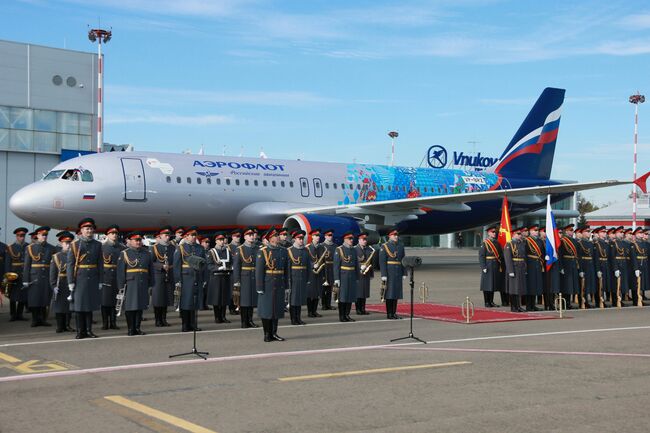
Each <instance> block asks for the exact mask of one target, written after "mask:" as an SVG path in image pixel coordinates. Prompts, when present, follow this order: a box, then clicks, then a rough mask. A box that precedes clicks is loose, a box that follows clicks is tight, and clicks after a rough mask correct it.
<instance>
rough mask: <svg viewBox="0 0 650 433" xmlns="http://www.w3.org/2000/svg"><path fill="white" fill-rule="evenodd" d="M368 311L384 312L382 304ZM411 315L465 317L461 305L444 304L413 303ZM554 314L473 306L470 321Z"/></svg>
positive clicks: (405, 310)
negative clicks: (515, 311) (516, 311)
mask: <svg viewBox="0 0 650 433" xmlns="http://www.w3.org/2000/svg"><path fill="white" fill-rule="evenodd" d="M366 309H367V310H368V311H373V312H377V313H384V314H385V313H386V306H385V305H384V304H373V305H367V306H366ZM397 314H398V315H400V316H402V317H403V318H407V317H409V315H410V314H411V305H410V304H408V303H403V304H398V305H397ZM413 316H414V317H419V318H422V319H431V320H442V321H443V322H455V323H465V318H464V317H463V315H462V313H461V307H460V306H457V305H445V304H414V305H413ZM558 318H559V316H558V315H554V314H536V313H511V312H510V311H502V310H498V309H495V308H478V307H475V308H474V317H472V320H471V322H470V323H494V322H511V321H515V320H545V319H558Z"/></svg>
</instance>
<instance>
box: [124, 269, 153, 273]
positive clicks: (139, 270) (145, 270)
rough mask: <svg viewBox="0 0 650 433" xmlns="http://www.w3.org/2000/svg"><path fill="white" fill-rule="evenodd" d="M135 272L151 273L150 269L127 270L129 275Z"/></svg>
mask: <svg viewBox="0 0 650 433" xmlns="http://www.w3.org/2000/svg"><path fill="white" fill-rule="evenodd" d="M134 272H143V273H145V272H149V269H127V270H126V273H127V274H132V273H134Z"/></svg>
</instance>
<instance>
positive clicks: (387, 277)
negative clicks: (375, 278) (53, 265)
mask: <svg viewBox="0 0 650 433" xmlns="http://www.w3.org/2000/svg"><path fill="white" fill-rule="evenodd" d="M403 258H404V245H402V244H401V243H399V232H398V230H397V229H393V230H391V231H389V232H388V242H386V243H385V244H383V245H382V246H381V249H380V250H379V269H380V270H381V284H382V289H383V290H384V296H383V298H384V299H385V300H386V317H387V318H389V319H394V320H395V319H401V317H400V316H398V315H397V301H398V300H399V299H402V298H403V296H404V290H403V280H404V279H405V278H406V272H405V269H404V266H403V265H402V259H403Z"/></svg>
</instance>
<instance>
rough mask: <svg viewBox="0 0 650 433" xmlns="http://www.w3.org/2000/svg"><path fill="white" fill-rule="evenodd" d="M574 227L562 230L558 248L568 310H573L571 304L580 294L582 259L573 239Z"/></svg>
mask: <svg viewBox="0 0 650 433" xmlns="http://www.w3.org/2000/svg"><path fill="white" fill-rule="evenodd" d="M573 227H574V225H573V224H569V225H567V226H565V227H564V228H563V229H562V232H563V234H562V237H561V238H560V246H559V248H558V256H559V261H560V274H561V277H560V279H561V282H562V296H563V297H564V298H565V299H566V308H567V310H570V309H571V308H573V307H572V306H571V302H572V300H573V298H574V296H575V295H577V294H579V293H580V281H579V278H580V275H579V272H580V259H579V256H578V246H577V243H576V240H575V239H573V232H574V229H573Z"/></svg>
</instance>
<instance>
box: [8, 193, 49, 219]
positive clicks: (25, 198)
mask: <svg viewBox="0 0 650 433" xmlns="http://www.w3.org/2000/svg"><path fill="white" fill-rule="evenodd" d="M40 204H42V200H39V194H38V188H35V187H34V185H27V186H26V187H23V188H21V189H19V190H18V191H16V192H15V193H14V194H13V195H12V196H11V198H10V199H9V209H11V211H12V212H13V213H14V215H16V216H17V217H18V218H20V219H23V220H25V221H32V220H34V218H35V217H36V215H37V210H38V208H39V205H40Z"/></svg>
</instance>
